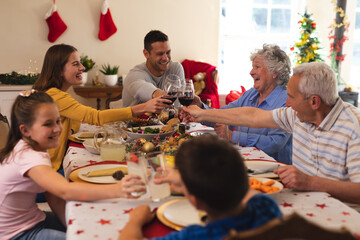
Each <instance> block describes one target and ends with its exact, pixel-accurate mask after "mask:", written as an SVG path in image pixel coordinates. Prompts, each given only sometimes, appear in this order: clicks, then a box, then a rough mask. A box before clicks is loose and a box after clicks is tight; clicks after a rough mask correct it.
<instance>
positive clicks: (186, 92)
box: [178, 79, 195, 129]
mask: <svg viewBox="0 0 360 240" xmlns="http://www.w3.org/2000/svg"><path fill="white" fill-rule="evenodd" d="M194 96H195V91H194V84H193V82H192V80H191V79H187V81H186V83H185V86H184V87H182V88H181V91H180V92H179V94H178V99H179V102H180V103H181V105H183V106H189V105H190V104H191V103H192V102H193V100H194ZM185 126H186V128H187V129H189V128H190V125H189V124H185Z"/></svg>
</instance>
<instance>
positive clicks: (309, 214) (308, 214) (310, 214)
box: [306, 213, 315, 217]
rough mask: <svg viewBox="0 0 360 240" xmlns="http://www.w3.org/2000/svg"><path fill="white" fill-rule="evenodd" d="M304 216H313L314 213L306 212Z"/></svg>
mask: <svg viewBox="0 0 360 240" xmlns="http://www.w3.org/2000/svg"><path fill="white" fill-rule="evenodd" d="M306 216H309V217H314V216H315V215H314V214H312V213H307V214H306Z"/></svg>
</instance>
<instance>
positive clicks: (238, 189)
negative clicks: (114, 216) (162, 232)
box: [119, 135, 281, 240]
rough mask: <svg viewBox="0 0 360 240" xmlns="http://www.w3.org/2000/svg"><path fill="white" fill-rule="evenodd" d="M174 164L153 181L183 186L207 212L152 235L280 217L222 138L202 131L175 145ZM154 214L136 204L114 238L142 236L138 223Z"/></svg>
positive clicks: (203, 233) (244, 226) (214, 231)
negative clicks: (203, 219)
mask: <svg viewBox="0 0 360 240" xmlns="http://www.w3.org/2000/svg"><path fill="white" fill-rule="evenodd" d="M175 167H176V170H175V169H173V170H170V169H169V170H168V173H167V175H164V176H162V177H161V178H160V179H158V181H157V182H158V183H162V182H169V183H172V184H173V185H174V186H175V187H176V190H177V191H182V192H183V193H184V194H185V196H186V198H187V199H188V200H189V201H190V202H191V204H192V205H194V207H195V208H196V209H199V210H203V211H205V212H207V214H208V218H207V223H206V225H205V226H200V225H191V226H188V227H186V228H184V229H182V230H181V231H179V232H173V233H170V234H168V235H166V236H164V237H159V238H154V239H178V240H179V239H197V240H199V239H221V238H223V237H224V236H226V235H228V234H229V231H230V230H231V229H235V230H237V231H245V230H250V229H254V228H256V227H258V226H261V225H263V224H265V223H267V222H268V221H270V220H272V219H275V218H279V217H281V212H280V209H279V207H278V206H277V204H276V202H275V201H274V200H273V199H272V198H271V197H269V196H268V195H265V194H257V193H256V192H255V190H251V189H250V188H249V183H248V176H247V173H246V171H245V165H244V163H243V159H242V157H241V155H240V154H239V152H238V151H237V150H236V149H235V148H234V147H233V146H232V144H231V143H228V142H226V141H225V140H221V139H219V138H218V137H216V136H211V135H208V136H206V135H202V136H199V137H196V138H193V139H191V140H189V141H186V142H185V143H183V144H182V145H181V146H180V148H179V149H178V151H177V154H176V156H175ZM153 217H154V214H153V213H151V211H150V208H149V206H148V205H141V206H139V207H137V208H135V209H134V210H133V211H132V212H131V213H130V219H129V222H128V223H127V225H126V226H125V227H124V229H123V230H122V231H121V233H120V237H119V240H124V239H143V235H142V232H141V228H142V227H143V225H145V224H146V223H148V222H150V221H151V220H152V219H153Z"/></svg>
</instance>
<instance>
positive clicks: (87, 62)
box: [80, 56, 95, 85]
mask: <svg viewBox="0 0 360 240" xmlns="http://www.w3.org/2000/svg"><path fill="white" fill-rule="evenodd" d="M80 62H81V64H82V65H83V66H84V67H85V70H84V71H83V73H82V74H81V77H82V85H85V84H86V82H87V78H88V71H90V70H91V69H93V68H94V66H95V62H94V61H93V60H92V59H91V58H89V57H88V56H81V57H80Z"/></svg>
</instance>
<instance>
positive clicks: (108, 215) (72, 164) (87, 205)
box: [63, 123, 360, 240]
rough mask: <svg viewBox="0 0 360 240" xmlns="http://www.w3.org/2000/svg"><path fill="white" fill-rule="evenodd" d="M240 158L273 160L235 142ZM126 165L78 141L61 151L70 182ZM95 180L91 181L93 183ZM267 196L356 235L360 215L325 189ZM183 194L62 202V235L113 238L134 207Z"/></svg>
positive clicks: (156, 228) (76, 239)
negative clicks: (92, 169) (93, 170)
mask: <svg viewBox="0 0 360 240" xmlns="http://www.w3.org/2000/svg"><path fill="white" fill-rule="evenodd" d="M191 126H192V127H191V128H190V129H189V130H187V132H188V133H190V134H193V135H194V136H196V135H197V134H199V133H203V132H209V133H213V132H214V131H213V129H212V128H209V127H206V126H203V125H201V124H192V125H191ZM100 128H101V127H99V126H93V125H88V124H85V123H83V124H81V127H80V130H79V132H94V131H96V130H98V129H100ZM236 147H237V148H238V150H239V152H240V153H241V154H242V155H243V157H244V159H245V161H264V162H276V161H275V159H273V158H272V157H270V156H269V155H267V154H266V153H264V152H263V151H261V150H260V149H257V148H255V147H239V146H236ZM100 164H101V165H104V164H109V165H114V164H119V165H121V164H125V163H119V162H114V161H102V159H101V157H100V155H97V154H93V153H90V152H89V151H87V150H86V149H85V148H84V146H83V145H82V144H81V143H76V142H70V144H69V147H68V150H67V152H66V155H65V158H64V162H63V168H64V173H65V178H66V179H68V180H69V181H75V182H83V180H82V179H80V178H79V177H78V174H79V171H81V169H84V168H86V167H89V166H96V165H100ZM94 184H95V183H94ZM271 197H272V198H273V199H274V200H275V201H276V202H277V203H278V205H279V208H280V210H281V212H282V213H283V215H284V216H288V215H291V214H293V213H295V212H296V213H297V214H299V215H300V216H302V217H303V218H305V219H306V220H308V221H309V222H311V223H314V224H317V225H319V226H321V227H324V228H328V229H333V230H337V229H341V228H342V227H345V228H346V229H348V230H349V231H351V232H352V233H353V234H354V235H356V236H357V237H358V238H359V239H360V224H359V222H360V213H359V212H357V211H356V210H355V209H353V208H351V207H349V206H348V205H347V204H345V203H343V202H341V201H340V200H338V199H336V198H334V197H332V196H330V195H329V194H328V193H324V192H299V191H293V190H291V189H287V188H283V189H282V190H281V191H279V192H276V193H272V194H271ZM183 198H184V197H183V196H178V195H175V196H170V197H168V198H165V199H162V200H160V201H153V200H152V199H151V197H150V196H149V195H148V193H146V194H145V195H143V196H141V197H140V198H139V199H135V200H134V199H123V198H117V199H107V200H100V201H93V202H83V201H67V202H66V223H67V233H66V238H67V239H71V240H83V239H84V240H85V239H86V240H88V239H107V240H115V239H117V238H118V237H119V235H120V234H121V230H122V228H123V227H124V226H125V224H126V223H127V221H128V219H129V213H130V212H131V211H132V209H134V208H135V207H136V206H139V205H141V204H148V205H149V206H150V208H151V209H152V210H154V211H156V210H157V209H160V208H161V207H162V206H164V205H165V204H167V203H168V202H169V201H175V200H182V199H183ZM176 229H177V228H175V227H173V226H172V225H171V224H167V223H166V220H164V219H163V217H162V218H160V217H159V216H157V217H155V219H154V220H153V221H152V222H150V223H149V224H147V225H146V226H145V227H144V228H143V234H144V236H145V237H147V238H151V237H159V236H164V235H166V234H168V233H170V232H173V231H176Z"/></svg>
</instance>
